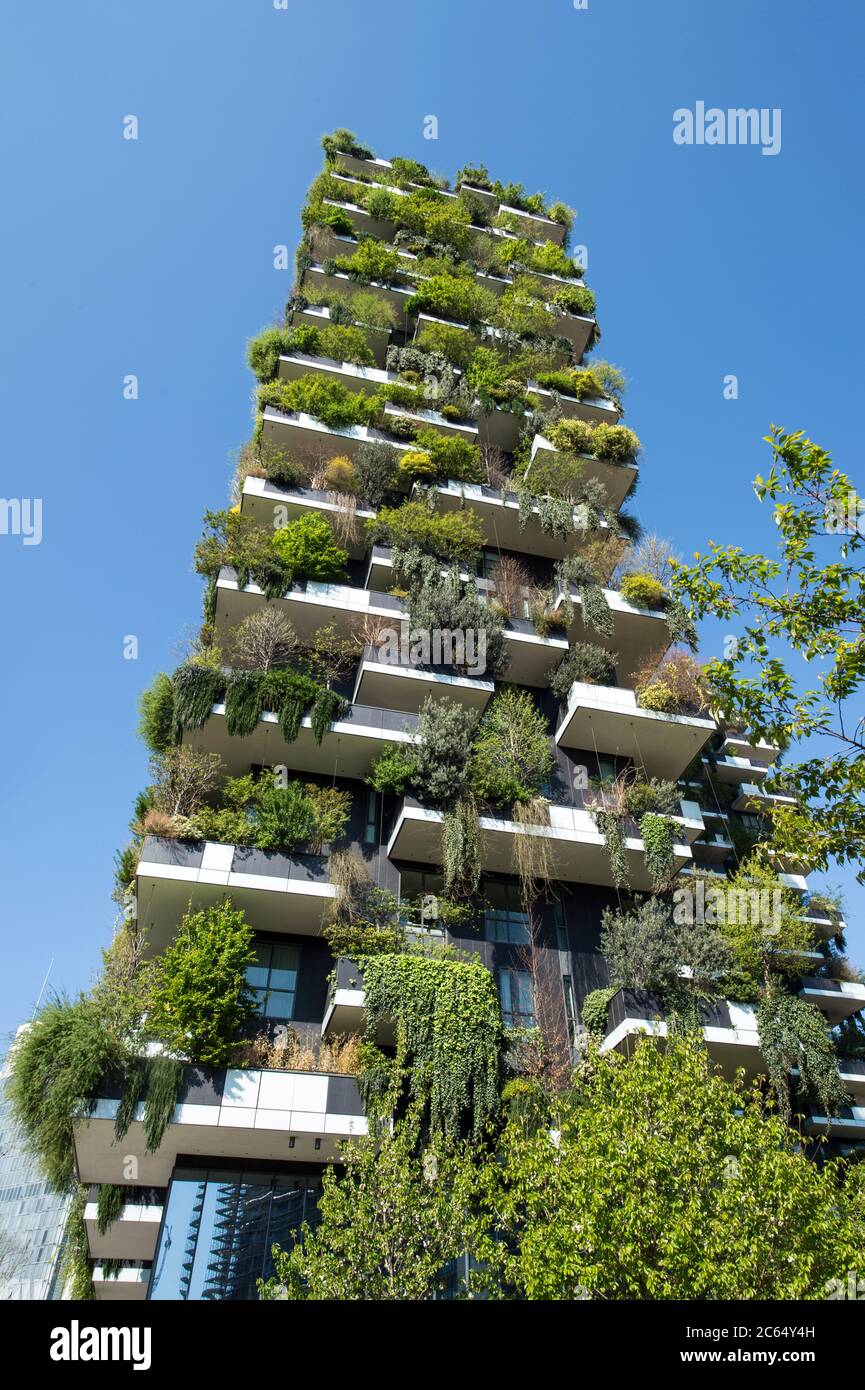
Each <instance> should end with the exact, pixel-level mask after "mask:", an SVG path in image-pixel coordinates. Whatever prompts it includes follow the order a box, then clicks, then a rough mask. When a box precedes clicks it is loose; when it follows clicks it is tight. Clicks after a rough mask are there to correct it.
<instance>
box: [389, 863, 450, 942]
mask: <svg viewBox="0 0 865 1390" xmlns="http://www.w3.org/2000/svg"><path fill="white" fill-rule="evenodd" d="M442 897H444V879H443V878H442V876H441V874H427V873H421V872H419V871H418V870H415V869H411V870H408V871H407V872H405V873H400V876H399V902H400V914H399V918H400V922H401V923H402V925H403V926H404V927H418V926H422V927H427V928H436V927H440V926H441V923H440V922H439V920H438V913H437V910H436V899H438V898H442Z"/></svg>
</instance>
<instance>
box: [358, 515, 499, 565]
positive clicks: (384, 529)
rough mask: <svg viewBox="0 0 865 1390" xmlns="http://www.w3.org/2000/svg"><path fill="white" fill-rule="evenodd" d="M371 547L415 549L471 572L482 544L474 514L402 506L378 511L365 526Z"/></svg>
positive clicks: (478, 523) (480, 527) (482, 534)
mask: <svg viewBox="0 0 865 1390" xmlns="http://www.w3.org/2000/svg"><path fill="white" fill-rule="evenodd" d="M367 533H368V535H369V538H370V540H371V541H372V543H373V544H385V545H394V546H398V547H400V548H402V549H408V548H409V547H412V546H416V547H417V548H418V549H419V550H423V551H424V552H426V553H427V554H429V555H437V556H439V558H440V559H442V560H445V561H452V560H456V561H459V562H460V563H462V564H463V565H465V566H466V567H467V568H469V569H472V568H474V565H475V563H476V561H477V558H478V555H479V554H480V551H481V548H482V547H483V543H484V532H483V526H482V523H481V521H480V520H479V518H478V515H477V513H476V512H474V511H471V510H470V509H467V510H465V511H459V512H443V513H441V514H439V513H437V512H432V511H430V509H429V507H428V506H427V504H426V502H421V501H411V502H403V504H402V505H401V506H399V507H381V508H380V510H379V513H378V515H377V516H376V517H374V518H372V519H370V520H369V521H368V522H367Z"/></svg>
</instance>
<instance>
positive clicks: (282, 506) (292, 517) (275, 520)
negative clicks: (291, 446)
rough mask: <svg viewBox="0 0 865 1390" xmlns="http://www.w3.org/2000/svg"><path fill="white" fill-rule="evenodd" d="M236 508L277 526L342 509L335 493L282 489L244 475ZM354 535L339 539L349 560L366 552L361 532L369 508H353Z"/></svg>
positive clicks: (364, 540) (313, 489) (244, 513)
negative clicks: (238, 506)
mask: <svg viewBox="0 0 865 1390" xmlns="http://www.w3.org/2000/svg"><path fill="white" fill-rule="evenodd" d="M240 510H241V513H242V514H243V515H244V516H250V517H252V518H253V520H255V521H257V522H258V523H259V524H260V525H261V526H267V527H271V528H274V529H277V528H278V527H279V526H285V525H287V524H288V522H289V521H297V519H298V517H301V516H310V515H311V514H312V513H314V512H321V513H322V515H324V516H326V517H328V518H330V517H333V516H335V515H336V514H337V513H338V512H340V511H341V510H342V508H341V505H340V501H339V498H338V495H337V494H335V493H333V492H323V491H322V490H321V489H320V488H311V487H297V488H283V487H279V485H278V484H277V483H270V482H268V481H267V479H266V478H253V477H248V478H244V480H243V492H242V494H241V498H240ZM354 515H355V520H356V522H357V528H356V529H357V535H356V538H355V539H354V540H350V541H348V542H341V544H342V545H343V547H344V549H346V550H347V551H348V553H349V555H351V556H352V558H353V559H361V558H362V556H364V555H365V554H366V549H367V544H366V539H365V535H364V530H363V526H364V522H366V521H368V520H371V519H372V517H374V516H375V512H374V511H371V510H370V509H369V508H365V507H357V508H356V509H355V513H354Z"/></svg>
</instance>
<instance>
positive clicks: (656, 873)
mask: <svg viewBox="0 0 865 1390" xmlns="http://www.w3.org/2000/svg"><path fill="white" fill-rule="evenodd" d="M675 829H676V825H675V822H674V821H672V820H671V819H670V817H669V816H659V815H658V814H657V812H655V811H646V812H645V813H644V814H643V815H642V816H641V817H640V839H641V840H642V841H643V853H644V857H645V861H646V868H647V870H648V873H649V878H650V879H651V880H652V887H653V888H654V890H655V892H656V893H663V892H664V890H665V889H667V888H668V887H669V886H670V882H671V880H672V878H673V875H674V874H675V872H676V858H675V854H674V852H673V844H674V831H675Z"/></svg>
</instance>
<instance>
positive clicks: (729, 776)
mask: <svg viewBox="0 0 865 1390" xmlns="http://www.w3.org/2000/svg"><path fill="white" fill-rule="evenodd" d="M703 765H704V766H705V767H707V768H708V769H709V771H710V772H711V774H712V776H713V777H715V778H716V779H717V780H718V781H719V782H726V783H732V784H737V783H740V782H746V783H748V784H749V785H753V784H754V783H755V782H759V781H761V780H762V779H763V778H764V777H767V776H768V775H769V769H768V767H764V766H763V764H762V763H752V762H750V761H749V760H748V758H737V757H734V756H732V755H729V756H724V755H723V754H720V753H709V754H708V755H707V756H706V757H704V758H703Z"/></svg>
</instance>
